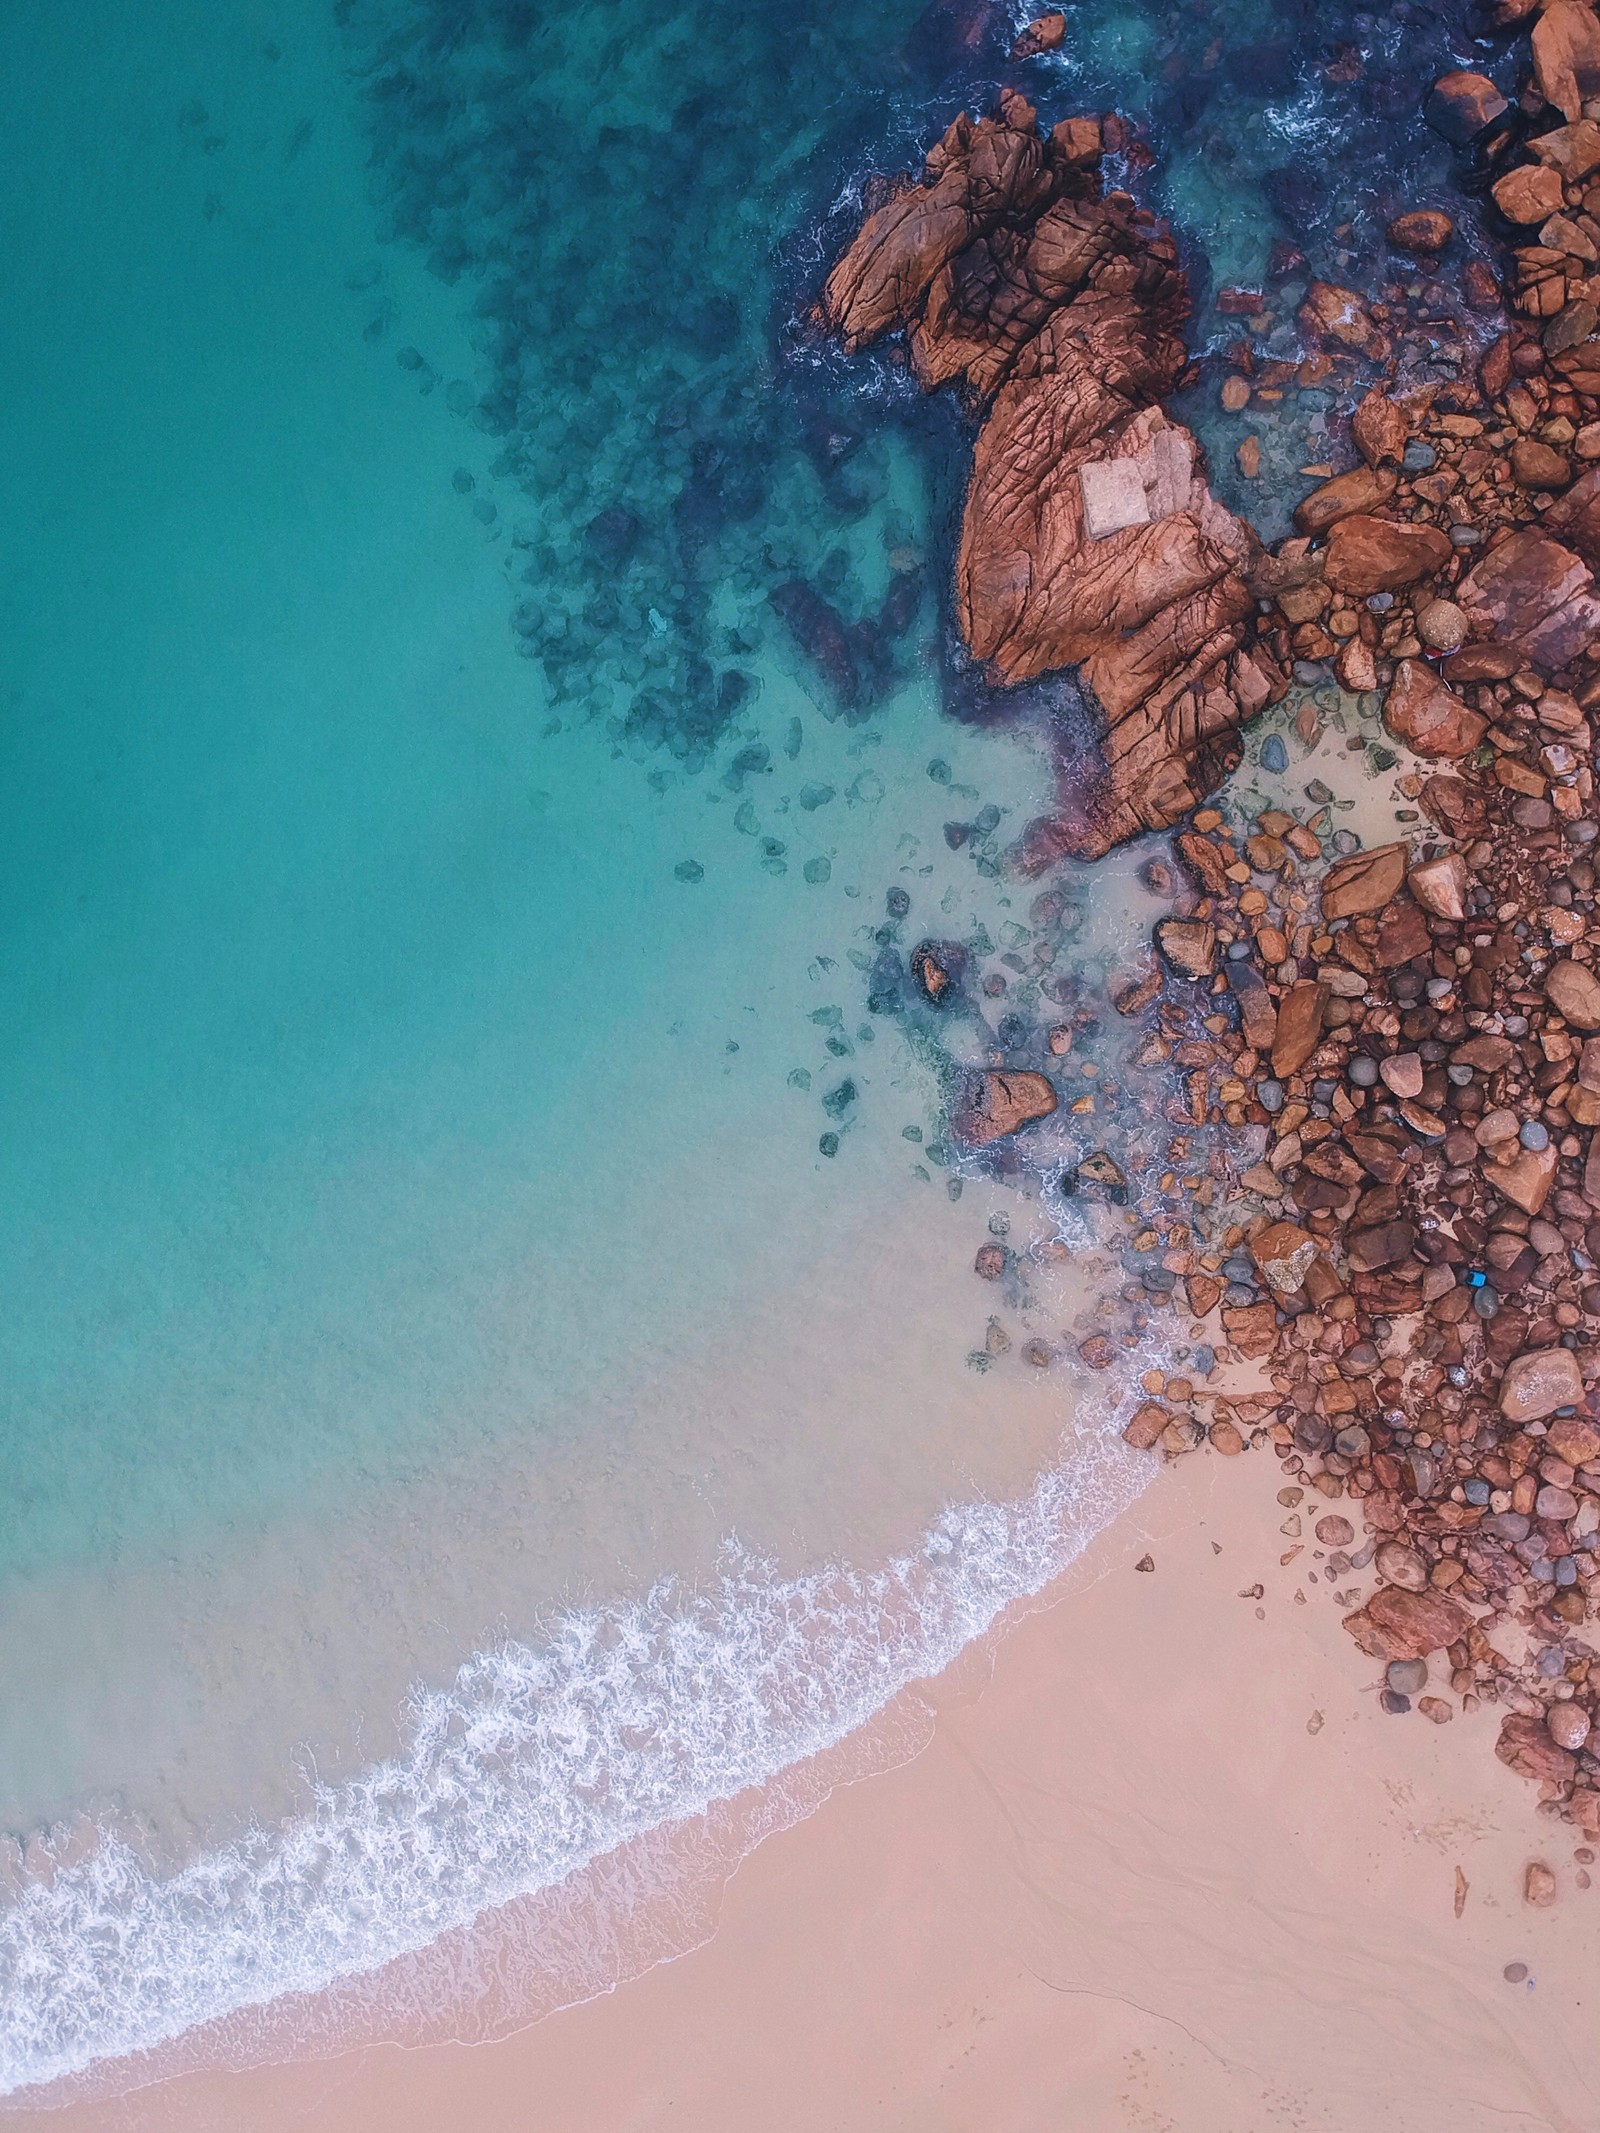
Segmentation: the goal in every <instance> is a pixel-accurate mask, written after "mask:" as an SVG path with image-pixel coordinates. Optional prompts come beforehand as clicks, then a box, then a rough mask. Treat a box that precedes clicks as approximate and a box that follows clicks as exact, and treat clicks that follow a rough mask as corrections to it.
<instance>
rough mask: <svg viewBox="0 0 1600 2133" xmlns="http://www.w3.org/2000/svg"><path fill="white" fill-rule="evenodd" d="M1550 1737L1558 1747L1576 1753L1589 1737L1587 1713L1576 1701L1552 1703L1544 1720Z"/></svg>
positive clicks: (1572, 1753)
mask: <svg viewBox="0 0 1600 2133" xmlns="http://www.w3.org/2000/svg"><path fill="white" fill-rule="evenodd" d="M1545 1724H1546V1726H1547V1727H1548V1729H1549V1733H1550V1738H1551V1739H1552V1740H1553V1741H1554V1742H1555V1744H1556V1746H1557V1747H1558V1748H1565V1749H1566V1750H1567V1751H1568V1753H1569V1754H1571V1755H1576V1754H1577V1752H1578V1750H1579V1749H1580V1748H1581V1747H1582V1746H1583V1744H1584V1742H1585V1741H1586V1740H1587V1739H1588V1738H1589V1714H1588V1712H1587V1711H1586V1710H1585V1709H1584V1707H1583V1705H1582V1704H1581V1703H1578V1702H1575V1701H1574V1702H1568V1703H1553V1704H1552V1705H1551V1706H1550V1715H1549V1716H1548V1718H1547V1719H1546V1720H1545Z"/></svg>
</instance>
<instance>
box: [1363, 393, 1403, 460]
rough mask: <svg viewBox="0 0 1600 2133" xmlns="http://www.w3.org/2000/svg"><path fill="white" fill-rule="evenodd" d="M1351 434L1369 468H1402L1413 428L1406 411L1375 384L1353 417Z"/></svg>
mask: <svg viewBox="0 0 1600 2133" xmlns="http://www.w3.org/2000/svg"><path fill="white" fill-rule="evenodd" d="M1350 435H1351V436H1352V437H1353V438H1354V440H1355V447H1356V450H1357V451H1358V452H1359V453H1360V454H1361V456H1362V458H1363V459H1364V460H1365V461H1366V462H1367V465H1368V466H1369V467H1381V466H1398V465H1399V464H1400V461H1401V459H1402V458H1403V456H1404V454H1405V449H1406V440H1407V438H1408V437H1409V436H1410V435H1411V425H1410V423H1409V422H1408V421H1407V420H1406V413H1405V409H1404V408H1403V407H1401V406H1399V405H1398V404H1397V403H1396V402H1395V401H1393V400H1391V399H1390V398H1389V395H1388V394H1387V393H1386V392H1382V391H1380V390H1379V388H1378V387H1377V386H1376V385H1375V386H1374V387H1373V388H1372V390H1371V392H1369V393H1368V394H1367V395H1366V396H1365V397H1364V398H1363V399H1362V400H1360V401H1359V402H1358V403H1357V405H1356V411H1355V413H1354V414H1353V415H1352V416H1351V417H1350Z"/></svg>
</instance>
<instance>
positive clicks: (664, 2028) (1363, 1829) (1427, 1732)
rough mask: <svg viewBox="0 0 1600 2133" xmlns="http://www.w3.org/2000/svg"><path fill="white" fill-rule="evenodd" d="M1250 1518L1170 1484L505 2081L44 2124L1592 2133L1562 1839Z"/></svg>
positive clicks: (508, 2043)
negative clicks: (1552, 1886)
mask: <svg viewBox="0 0 1600 2133" xmlns="http://www.w3.org/2000/svg"><path fill="white" fill-rule="evenodd" d="M1278 1481H1279V1475H1278V1472H1277V1469H1276V1464H1275V1462H1272V1461H1271V1460H1270V1459H1269V1458H1268V1457H1267V1456H1266V1455H1265V1454H1264V1453H1257V1454H1254V1455H1249V1456H1247V1457H1246V1458H1244V1459H1242V1460H1239V1459H1235V1460H1229V1461H1226V1462H1224V1461H1219V1460H1209V1461H1200V1460H1188V1461H1184V1462H1180V1463H1179V1464H1177V1465H1174V1466H1172V1467H1169V1468H1167V1469H1166V1470H1164V1471H1163V1472H1162V1474H1161V1475H1160V1476H1159V1478H1158V1479H1157V1481H1156V1482H1155V1483H1154V1485H1153V1486H1152V1488H1151V1489H1150V1491H1149V1493H1148V1494H1147V1495H1146V1496H1145V1497H1144V1498H1143V1499H1142V1500H1141V1501H1140V1503H1139V1504H1138V1505H1136V1506H1135V1507H1134V1509H1133V1510H1132V1511H1131V1512H1130V1513H1129V1514H1128V1515H1127V1516H1126V1517H1125V1518H1124V1519H1123V1520H1122V1521H1120V1522H1119V1523H1118V1524H1117V1525H1116V1526H1115V1527H1114V1528H1112V1529H1111V1530H1109V1531H1108V1532H1106V1533H1105V1534H1103V1535H1102V1536H1101V1537H1100V1539H1099V1540H1098V1541H1097V1542H1096V1543H1095V1544H1094V1546H1093V1547H1092V1548H1091V1549H1090V1550H1089V1552H1088V1553H1087V1554H1086V1555H1085V1556H1084V1557H1083V1558H1082V1559H1081V1560H1080V1562H1079V1563H1078V1564H1077V1565H1076V1566H1075V1567H1074V1569H1073V1571H1072V1572H1071V1573H1069V1575H1068V1577H1067V1578H1066V1579H1065V1580H1064V1581H1063V1586H1062V1587H1061V1588H1058V1589H1057V1591H1056V1593H1055V1594H1054V1595H1052V1604H1050V1605H1048V1606H1045V1607H1042V1608H1040V1609H1038V1610H1037V1611H1035V1612H1034V1613H1033V1614H1032V1615H1031V1616H1030V1617H1029V1618H1028V1619H1026V1620H1023V1621H1021V1622H1019V1623H1014V1624H1013V1625H1011V1626H1010V1627H1009V1628H1008V1629H1007V1630H1005V1631H1004V1632H1003V1633H1001V1634H1000V1635H999V1636H997V1637H996V1638H995V1639H993V1640H991V1644H990V1647H989V1650H988V1651H987V1652H986V1653H985V1654H984V1655H982V1659H981V1661H980V1660H979V1659H978V1658H977V1657H975V1655H972V1654H969V1655H967V1657H966V1658H965V1659H964V1660H963V1661H962V1662H961V1663H960V1664H958V1666H957V1667H956V1668H955V1669H954V1670H952V1673H951V1674H950V1675H947V1676H946V1677H944V1678H942V1679H941V1680H940V1681H939V1682H936V1683H934V1684H932V1685H931V1687H930V1688H929V1690H928V1691H927V1697H928V1701H929V1703H930V1704H931V1705H932V1707H933V1709H934V1711H935V1712H936V1723H935V1727H934V1730H933V1735H932V1738H931V1740H930V1742H929V1744H928V1745H927V1747H926V1748H925V1749H924V1750H923V1751H922V1752H921V1753H920V1754H918V1755H916V1756H915V1757H914V1759H912V1760H911V1761H909V1762H908V1763H906V1764H904V1765H903V1766H902V1767H900V1768H897V1769H895V1770H892V1771H890V1772H887V1773H885V1774H882V1775H879V1776H876V1777H873V1778H869V1779H867V1780H865V1781H863V1782H861V1783H858V1784H851V1785H847V1786H843V1787H841V1788H839V1789H838V1790H837V1791H835V1792H834V1794H833V1795H832V1796H831V1797H830V1798H829V1799H828V1800H827V1801H826V1803H825V1804H824V1805H823V1806H822V1808H821V1809H820V1811H819V1812H818V1813H816V1814H815V1815H814V1816H813V1817H812V1818H811V1819H810V1820H808V1821H806V1822H804V1823H802V1824H800V1825H799V1826H797V1827H795V1828H792V1829H789V1830H786V1831H783V1832H781V1833H779V1834H777V1835H776V1836H774V1837H772V1838H771V1839H769V1840H768V1841H767V1842H766V1843H765V1844H764V1845H762V1846H761V1847H760V1848H759V1849H758V1850H756V1851H755V1852H754V1853H753V1854H752V1855H751V1856H750V1857H749V1858H747V1859H746V1860H745V1861H744V1862H743V1864H742V1865H741V1866H740V1867H739V1869H738V1871H737V1872H736V1873H735V1874H734V1876H733V1878H732V1880H731V1881H730V1883H729V1884H728V1887H727V1889H726V1891H725V1893H724V1897H723V1900H722V1905H721V1918H720V1924H719V1926H718V1929H717V1930H716V1932H715V1934H714V1935H713V1937H712V1938H711V1939H710V1940H709V1941H708V1942H706V1944H705V1945H703V1946H701V1947H699V1948H697V1949H695V1950H694V1951H693V1952H691V1953H689V1954H686V1955H684V1956H683V1957H682V1958H680V1959H679V1960H676V1961H672V1962H668V1963H664V1964H662V1965H660V1966H659V1967H658V1968H656V1969H654V1970H653V1971H651V1972H650V1973H649V1974H647V1975H646V1976H644V1977H642V1978H639V1979H637V1980H635V1981H634V1982H633V1983H631V1984H628V1985H625V1986H624V1987H622V1988H621V1989H620V1990H618V1991H617V1992H615V1993H613V1994H611V1995H609V1996H608V1997H606V1998H604V1999H602V2000H598V2001H594V2002H591V2003H590V2004H588V2005H585V2006H581V2007H576V2008H572V2009H568V2010H566V2011H564V2012H562V2013H560V2014H557V2015H555V2016H553V2017H551V2018H550V2019H548V2020H546V2021H544V2022H542V2023H540V2024H538V2025H537V2026H535V2027H533V2028H531V2029H528V2030H525V2031H522V2032H520V2033H519V2034H516V2035H514V2036H512V2037H510V2038H509V2039H507V2040H505V2041H503V2042H500V2043H496V2044H491V2045H484V2046H478V2047H471V2048H468V2047H461V2046H444V2047H437V2048H430V2049H425V2050H409V2051H408V2050H400V2049H396V2048H393V2047H385V2048H375V2049H369V2050H365V2051H362V2052H358V2053H354V2054H351V2055H350V2056H348V2057H346V2058H343V2059H339V2060H334V2061H331V2062H327V2061H325V2062H322V2063H316V2064H301V2065H295V2066H282V2067H270V2068H258V2069H256V2070H254V2071H252V2072H248V2073H241V2074H227V2075H223V2074H196V2075H191V2076H188V2077H185V2078H184V2079H182V2080H180V2081H177V2082H174V2083H170V2084H167V2085H166V2086H163V2087H161V2088H156V2089H150V2090H146V2091H144V2092H143V2093H142V2094H140V2095H137V2096H134V2097H130V2098H128V2099H126V2100H125V2101H123V2102H120V2103H116V2104H106V2105H99V2106H95V2107H92V2108H90V2107H79V2108H75V2109H71V2110H68V2111H67V2112H65V2113H64V2114H61V2115H60V2116H58V2117H57V2118H56V2120H55V2123H56V2124H58V2125H60V2126H62V2127H63V2128H65V2129H70V2133H90V2129H93V2133H111V2129H112V2128H118V2129H123V2133H132V2129H149V2133H155V2129H160V2133H201V2129H206V2133H221V2129H227V2133H255V2129H257V2128H260V2129H263V2133H264V2129H266V2128H269V2127H270V2128H273V2129H278V2128H285V2127H294V2128H297V2129H307V2133H366V2129H368V2128H371V2129H373V2133H377V2129H380V2128H381V2129H382V2133H422V2129H423V2128H430V2129H431V2128H437V2127H440V2126H461V2127H472V2128H473V2129H475V2133H502V2129H505V2133H510V2129H522V2128H534V2127H537V2128H539V2129H540V2133H568V2129H571V2133H594V2129H596V2128H599V2127H606V2128H629V2129H633V2128H657V2127H662V2128H666V2127H675V2126H694V2127H696V2128H699V2129H702V2133H721V2129H728V2133H733V2129H735V2128H738V2129H744V2128H748V2127H754V2126H760V2127H763V2128H769V2129H772V2133H791V2129H792V2133H802V2129H804V2133H814V2129H816V2128H820V2127H830V2128H840V2129H854V2128H911V2127H918V2128H930V2127H936V2128H950V2129H958V2128H959V2129H968V2128H971V2129H978V2128H982V2129H984V2133H1013V2129H1014V2133H1031V2129H1034V2128H1037V2127H1039V2126H1042V2125H1055V2124H1060V2125H1081V2126H1094V2127H1102V2126H1103V2127H1108V2128H1109V2127H1118V2128H1121V2127H1128V2128H1138V2129H1141V2133H1159V2129H1164V2128H1173V2129H1176V2128H1182V2129H1184V2133H1276V2129H1279V2128H1283V2127H1296V2128H1306V2129H1310V2133H1324V2129H1326V2133H1335V2129H1352V2128H1367V2127H1376V2126H1379V2125H1382V2126H1384V2127H1386V2128H1389V2129H1392V2133H1445V2129H1449V2133H1477V2129H1479V2128H1483V2129H1488V2128H1490V2127H1496V2128H1499V2127H1505V2126H1516V2127H1526V2128H1530V2129H1531V2128H1544V2127H1549V2128H1551V2129H1559V2133H1569V2129H1570V2133H1577V2129H1578V2128H1581V2127H1588V2126H1591V2125H1592V2124H1593V2123H1594V2122H1595V2114H1596V2109H1597V2106H1600V2049H1597V2047H1596V2045H1595V2042H1594V2035H1593V2020H1592V2006H1593V1997H1594V1990H1595V1988H1594V1984H1593V1980H1594V1977H1595V1976H1596V1974H1597V1958H1600V1893H1585V1891H1584V1890H1583V1889H1582V1887H1581V1886H1580V1885H1579V1882H1578V1878H1577V1876H1578V1872H1579V1869H1577V1868H1575V1866H1574V1864H1573V1858H1572V1852H1573V1841H1572V1840H1573V1832H1571V1831H1570V1830H1569V1829H1567V1828H1565V1827H1564V1826H1563V1825H1561V1824H1559V1823H1557V1822H1554V1821H1549V1820H1545V1819H1543V1818H1541V1817H1540V1816H1539V1815H1538V1814H1537V1812H1536V1810H1535V1806H1534V1799H1533V1795H1532V1793H1531V1791H1530V1790H1529V1788H1528V1787H1526V1786H1525V1785H1524V1784H1522V1783H1521V1782H1520V1781H1519V1780H1518V1779H1516V1778H1515V1777H1513V1776H1512V1775H1511V1774H1510V1773H1509V1772H1508V1771H1505V1770H1503V1769H1502V1768H1501V1766H1500V1765H1499V1764H1498V1763H1496V1761H1495V1759H1494V1756H1493V1754H1492V1752H1491V1738H1492V1732H1493V1727H1494V1717H1493V1714H1492V1712H1491V1711H1489V1710H1485V1711H1483V1712H1480V1713H1477V1714H1475V1715H1472V1716H1469V1717H1465V1718H1463V1717H1461V1716H1458V1717H1457V1718H1456V1719H1455V1720H1454V1721H1453V1722H1452V1723H1451V1724H1449V1725H1446V1726H1439V1727H1435V1726H1432V1725H1430V1724H1429V1723H1428V1722H1427V1721H1426V1720H1425V1719H1423V1718H1421V1717H1420V1716H1417V1715H1415V1714H1412V1715H1410V1716H1407V1717H1405V1718H1398V1719H1397V1718H1393V1717H1389V1716H1386V1715H1385V1714H1384V1713H1383V1712H1382V1711H1381V1710H1380V1708H1379V1706H1378V1701H1377V1695H1376V1687H1377V1682H1378V1674H1379V1670H1378V1668H1377V1667H1376V1666H1375V1665H1373V1664H1372V1662H1370V1661H1368V1660H1365V1659H1363V1658H1362V1657H1361V1656H1360V1654H1359V1653H1357V1652H1356V1651H1355V1649H1354V1647H1353V1645H1352V1644H1351V1642H1350V1640H1349V1638H1348V1637H1347V1636H1346V1635H1345V1634H1344V1633H1343V1631H1342V1630H1341V1629H1340V1627H1339V1613H1340V1610H1339V1609H1338V1607H1337V1606H1336V1605H1335V1604H1334V1602H1333V1601H1332V1598H1331V1595H1330V1594H1329V1593H1328V1592H1327V1589H1326V1587H1325V1586H1323V1585H1321V1584H1316V1585H1313V1584H1311V1583H1309V1582H1308V1580H1307V1578H1306V1575H1305V1573H1306V1572H1307V1571H1308V1569H1310V1568H1313V1567H1314V1564H1315V1553H1314V1550H1313V1549H1312V1548H1311V1547H1309V1546H1308V1547H1306V1549H1305V1550H1304V1552H1302V1553H1301V1554H1299V1555H1298V1556H1297V1557H1296V1558H1295V1560H1294V1562H1293V1563H1292V1564H1290V1565H1288V1566H1283V1565H1280V1563H1279V1561H1278V1556H1279V1554H1280V1552H1281V1553H1288V1552H1289V1549H1290V1547H1291V1546H1292V1545H1293V1543H1292V1542H1290V1541H1288V1540H1285V1539H1284V1538H1282V1537H1281V1536H1280V1535H1279V1534H1278V1532H1277V1527H1278V1525H1279V1524H1280V1523H1281V1522H1282V1521H1283V1519H1284V1516H1285V1514H1284V1512H1283V1511H1282V1510H1281V1509H1280V1508H1279V1507H1277V1506H1276V1505H1275V1504H1274V1502H1273V1496H1274V1494H1275V1492H1276V1489H1277V1485H1278ZM1147 1554H1148V1555H1149V1556H1150V1557H1151V1558H1152V1559H1153V1561H1154V1565H1155V1567H1154V1570H1153V1571H1151V1572H1147V1573H1143V1574H1140V1573H1139V1572H1138V1571H1137V1570H1136V1569H1135V1564H1136V1563H1137V1562H1138V1561H1140V1560H1141V1559H1143V1558H1144V1557H1145V1556H1146V1555H1147ZM1257 1583H1260V1584H1261V1585H1262V1586H1263V1587H1264V1593H1263V1596H1262V1598H1261V1599H1260V1600H1259V1601H1258V1600H1256V1599H1254V1598H1253V1597H1251V1596H1249V1591H1248V1589H1249V1588H1250V1587H1252V1586H1253V1585H1255V1584H1257ZM1300 1594H1303V1595H1304V1596H1305V1597H1304V1599H1303V1601H1302V1600H1300V1599H1299V1598H1297V1595H1300ZM1242 1595H1243V1596H1242ZM1469 1733H1470V1734H1473V1735H1474V1736H1482V1737H1474V1738H1471V1739H1467V1738H1463V1735H1465V1734H1469ZM1534 1859H1542V1860H1544V1861H1545V1862H1546V1863H1547V1864H1549V1865H1550V1866H1551V1867H1552V1868H1553V1869H1554V1871H1555V1875H1556V1879H1557V1883H1558V1896H1557V1899H1556V1902H1555V1903H1554V1905H1553V1906H1552V1907H1550V1908H1548V1909H1534V1908H1531V1907H1530V1906H1528V1905H1527V1904H1526V1903H1525V1902H1524V1901H1523V1896H1522V1887H1523V1876H1524V1872H1525V1869H1526V1867H1527V1864H1528V1863H1529V1861H1531V1860H1534ZM1458 1874H1459V1875H1460V1876H1462V1877H1464V1879H1465V1883H1466V1889H1465V1897H1464V1901H1463V1902H1462V1903H1461V1906H1460V1911H1459V1915H1457V1897H1458V1889H1459V1883H1458V1878H1457V1877H1458ZM1519 1962H1520V1963H1523V1964H1525V1965H1526V1966H1527V1971H1528V1975H1527V1978H1526V1979H1525V1980H1523V1981H1520V1982H1516V1983H1512V1982H1508V1981H1507V1979H1506V1977H1505V1975H1504V1972H1505V1969H1506V1967H1507V1966H1508V1965H1510V1964H1514V1963H1519Z"/></svg>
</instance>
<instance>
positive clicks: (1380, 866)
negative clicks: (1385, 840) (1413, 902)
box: [1275, 844, 1407, 1073]
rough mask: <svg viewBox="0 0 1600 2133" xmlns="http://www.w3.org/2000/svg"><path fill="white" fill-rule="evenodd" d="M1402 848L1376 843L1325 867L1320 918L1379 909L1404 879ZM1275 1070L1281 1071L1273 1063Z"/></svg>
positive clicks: (1352, 915) (1390, 899)
mask: <svg viewBox="0 0 1600 2133" xmlns="http://www.w3.org/2000/svg"><path fill="white" fill-rule="evenodd" d="M1406 857H1407V853H1406V847H1405V846H1404V845H1403V844H1385V845H1380V846H1379V847H1378V848H1377V850H1376V851H1371V852H1356V853H1354V854H1353V855H1352V856H1351V857H1350V858H1348V859H1341V860H1340V862H1339V864H1338V865H1337V866H1334V867H1330V868H1329V869H1328V872H1327V874H1326V875H1325V877H1324V879H1323V883H1322V915H1323V918H1324V919H1336V918H1354V917H1356V916H1357V915H1358V914H1360V913H1361V912H1364V911H1381V910H1382V909H1383V907H1384V905H1385V904H1387V903H1391V902H1392V901H1393V900H1394V898H1395V896H1396V895H1397V894H1398V893H1399V890H1400V887H1401V884H1402V883H1403V882H1404V880H1405V878H1406ZM1275 1071H1276V1072H1278V1073H1282V1072H1283V1071H1284V1070H1283V1069H1282V1068H1281V1067H1277V1066H1276V1065H1275Z"/></svg>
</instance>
